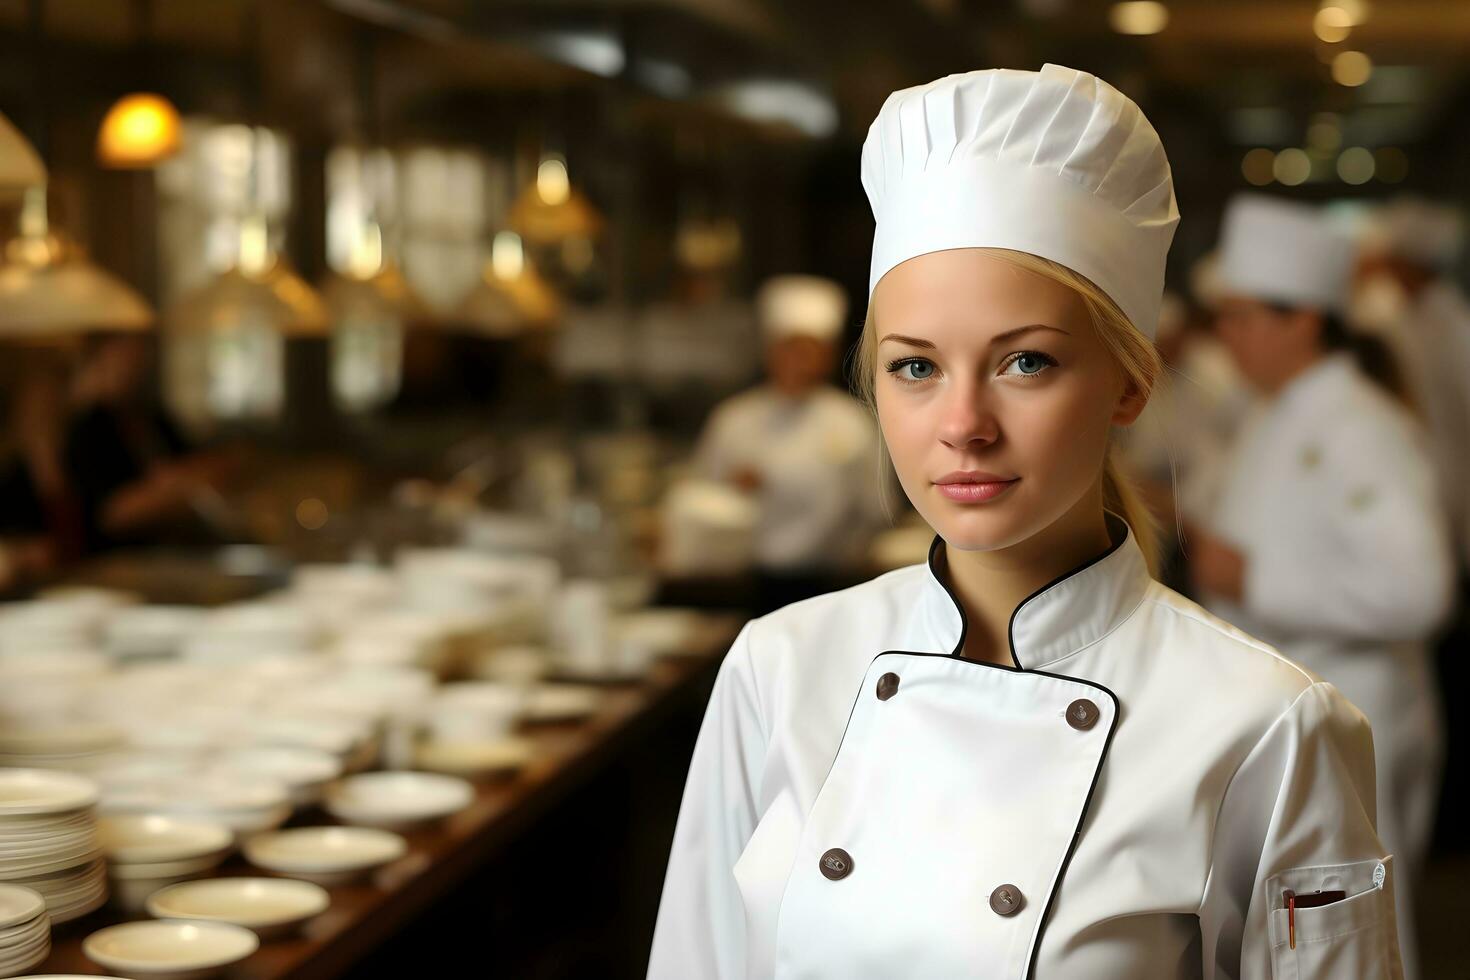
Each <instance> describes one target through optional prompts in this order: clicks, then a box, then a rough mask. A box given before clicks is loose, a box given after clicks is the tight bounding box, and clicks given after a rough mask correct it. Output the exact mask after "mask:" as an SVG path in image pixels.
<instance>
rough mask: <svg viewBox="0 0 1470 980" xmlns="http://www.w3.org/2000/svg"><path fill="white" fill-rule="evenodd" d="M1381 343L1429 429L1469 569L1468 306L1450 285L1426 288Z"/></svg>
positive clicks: (1389, 327) (1387, 329)
mask: <svg viewBox="0 0 1470 980" xmlns="http://www.w3.org/2000/svg"><path fill="white" fill-rule="evenodd" d="M1384 339H1385V340H1386V341H1387V342H1388V344H1389V347H1390V349H1391V350H1392V351H1393V353H1394V356H1395V357H1396V358H1397V359H1398V366H1399V368H1400V370H1401V371H1402V372H1403V374H1404V377H1405V380H1406V381H1407V382H1408V385H1409V388H1410V390H1411V391H1412V392H1413V395H1414V398H1415V400H1416V402H1417V403H1418V407H1419V409H1420V413H1421V414H1422V415H1423V417H1424V422H1425V424H1426V425H1427V427H1428V431H1429V440H1430V441H1429V446H1430V451H1431V453H1432V454H1433V457H1434V463H1435V467H1436V469H1437V470H1438V473H1439V479H1440V490H1441V493H1442V494H1443V497H1444V504H1445V507H1446V509H1447V510H1448V513H1449V518H1450V522H1451V525H1452V527H1453V529H1454V531H1455V534H1456V537H1457V539H1458V541H1459V545H1460V556H1459V560H1460V561H1461V562H1462V564H1463V565H1464V566H1465V567H1466V568H1470V457H1467V455H1466V452H1465V447H1466V446H1467V445H1470V304H1467V303H1466V300H1465V297H1464V295H1463V294H1462V293H1461V292H1460V290H1459V289H1458V288H1456V287H1455V285H1454V284H1453V283H1451V282H1448V281H1445V280H1440V281H1437V282H1433V283H1430V284H1429V285H1428V286H1426V287H1425V288H1424V290H1423V291H1422V292H1421V293H1420V294H1419V295H1418V297H1417V298H1416V299H1415V300H1414V302H1413V303H1412V304H1411V305H1410V306H1409V307H1408V309H1407V310H1406V311H1405V312H1404V314H1403V315H1402V316H1401V317H1399V318H1397V319H1396V320H1395V321H1394V322H1392V323H1390V324H1386V325H1385V330H1384Z"/></svg>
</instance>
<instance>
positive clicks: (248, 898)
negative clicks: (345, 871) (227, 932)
mask: <svg viewBox="0 0 1470 980" xmlns="http://www.w3.org/2000/svg"><path fill="white" fill-rule="evenodd" d="M331 904H332V899H331V897H330V896H329V895H328V894H327V891H326V889H325V888H322V887H321V886H320V885H313V884H312V883H311V882H309V881H294V880H292V879H290V878H206V879H204V880H202V881H188V882H184V883H183V884H181V885H170V886H169V887H167V888H165V889H163V890H161V891H157V892H154V893H153V895H152V897H150V898H149V899H148V905H147V908H148V912H149V914H150V915H153V916H156V917H158V918H160V919H200V920H207V921H210V922H230V923H233V924H235V925H237V926H244V927H245V928H247V929H250V930H252V931H253V932H254V933H255V934H256V935H257V936H259V937H260V938H262V939H267V938H278V937H280V936H284V935H287V934H289V933H290V932H292V931H294V930H295V929H297V928H299V927H300V926H301V924H302V923H304V922H306V921H307V920H308V919H311V918H314V917H315V916H318V915H321V914H322V913H323V912H325V911H326V910H327V908H328V906H330V905H331Z"/></svg>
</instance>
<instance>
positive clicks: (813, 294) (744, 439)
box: [695, 275, 886, 612]
mask: <svg viewBox="0 0 1470 980" xmlns="http://www.w3.org/2000/svg"><path fill="white" fill-rule="evenodd" d="M756 306H757V315H758V316H759V318H760V325H761V333H762V337H763V342H764V350H765V372H766V381H765V382H764V383H763V384H761V385H758V386H756V387H755V388H752V389H751V390H749V391H746V392H742V393H741V394H739V395H736V396H735V397H733V398H730V399H729V400H727V401H725V402H724V403H722V404H721V405H719V406H717V407H716V408H715V410H714V412H713V413H711V415H710V418H709V421H708V422H707V423H706V425H705V428H704V431H703V432H702V433H701V435H700V438H699V442H698V445H697V446H696V448H695V464H696V466H697V468H698V469H699V470H700V471H702V472H703V474H704V475H706V476H707V477H709V478H711V479H716V480H724V481H728V482H730V483H733V484H734V485H735V486H737V487H739V488H740V489H742V490H744V491H746V492H747V493H749V494H751V495H752V496H753V497H754V499H755V500H756V501H757V503H758V506H759V509H760V514H759V518H758V524H757V529H756V544H755V560H756V565H757V570H758V573H759V577H760V579H761V595H760V600H759V601H760V605H761V607H762V608H761V611H762V612H765V611H769V610H771V609H776V608H779V607H780V606H784V605H786V604H788V603H791V602H795V601H797V600H799V599H804V598H807V597H808V596H812V595H819V594H821V593H823V592H829V591H832V590H833V589H836V588H841V587H843V586H844V585H848V584H852V582H855V581H857V580H858V579H859V578H860V577H861V575H862V572H861V562H862V561H863V560H864V557H865V555H866V553H867V550H868V546H869V544H870V542H871V540H872V537H873V535H874V534H875V533H876V532H877V530H878V529H879V528H880V527H881V526H882V525H883V524H884V523H885V522H886V521H885V517H884V512H883V494H882V490H881V484H882V482H883V481H882V477H881V476H880V471H879V465H880V456H879V448H878V431H877V427H876V425H875V424H874V422H873V419H872V417H871V415H870V414H869V413H868V412H867V411H866V410H865V409H864V408H863V406H862V405H861V404H860V403H859V402H858V401H857V400H856V399H855V398H853V397H852V396H851V395H849V394H848V393H847V392H845V391H841V390H839V389H838V388H836V387H835V386H833V385H832V384H831V383H830V381H831V378H832V375H833V369H834V368H835V366H836V362H837V353H838V344H839V342H840V340H841V338H842V328H843V324H844V322H845V318H846V316H847V297H846V295H845V294H844V293H843V291H842V287H840V286H839V285H838V284H837V283H835V282H832V281H830V280H827V279H822V278H819V277H816V276H798V275H788V276H777V277H774V278H772V279H769V280H767V281H766V283H765V284H764V285H763V286H762V287H761V289H760V292H759V295H758V296H757V300H756Z"/></svg>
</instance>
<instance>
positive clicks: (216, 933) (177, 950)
mask: <svg viewBox="0 0 1470 980" xmlns="http://www.w3.org/2000/svg"><path fill="white" fill-rule="evenodd" d="M259 948H260V939H259V938H258V937H257V936H256V935H255V933H253V932H251V931H250V930H249V929H246V928H244V927H243V926H235V925H229V924H228V923H224V922H183V921H180V922H175V921H171V920H170V921H154V922H125V923H123V924H122V925H116V926H109V927H108V928H106V929H102V930H100V931H98V932H94V933H92V935H90V936H88V937H87V938H86V939H85V940H83V941H82V952H83V953H85V954H86V956H87V958H88V959H90V960H92V961H93V962H94V963H98V964H101V965H102V966H104V967H107V968H108V969H110V970H118V971H121V972H124V973H127V974H128V975H129V976H132V977H135V978H138V980H144V978H153V977H159V978H164V977H167V978H169V980H186V978H187V980H202V978H204V977H210V976H214V975H215V974H216V973H218V972H219V971H220V970H221V969H223V968H224V967H226V966H228V965H230V964H231V963H238V962H239V961H240V960H243V959H245V958H246V957H247V956H249V955H250V954H252V953H254V952H255V951H256V950H257V949H259Z"/></svg>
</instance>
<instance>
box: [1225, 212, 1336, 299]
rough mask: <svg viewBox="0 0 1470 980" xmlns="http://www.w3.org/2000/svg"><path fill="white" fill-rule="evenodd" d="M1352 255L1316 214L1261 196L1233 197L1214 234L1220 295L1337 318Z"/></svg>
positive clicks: (1326, 222)
mask: <svg viewBox="0 0 1470 980" xmlns="http://www.w3.org/2000/svg"><path fill="white" fill-rule="evenodd" d="M1355 260H1356V255H1355V249H1354V246H1353V242H1352V239H1350V238H1348V237H1347V236H1346V235H1343V234H1342V233H1340V232H1339V231H1337V230H1336V229H1335V228H1334V227H1333V226H1332V224H1331V223H1330V222H1329V221H1328V219H1327V216H1326V215H1324V214H1323V213H1322V212H1321V211H1320V210H1319V209H1317V208H1315V207H1312V206H1311V205H1308V204H1301V203H1298V202H1296V201H1286V200H1282V199H1280V198H1275V197H1269V196H1267V195H1264V194H1253V193H1247V194H1237V195H1236V196H1235V197H1233V198H1231V199H1230V201H1229V203H1227V204H1226V205H1225V220H1224V223H1223V225H1222V227H1221V231H1220V270H1219V280H1220V289H1221V291H1222V292H1224V293H1226V294H1231V293H1234V294H1237V295H1242V296H1248V297H1251V298H1252V299H1258V300H1263V301H1266V302H1272V303H1285V304H1288V305H1290V306H1300V307H1313V308H1316V309H1322V310H1329V311H1333V312H1342V310H1343V308H1344V306H1345V304H1346V302H1347V297H1348V284H1349V280H1350V279H1351V277H1352V273H1353V265H1354V264H1355Z"/></svg>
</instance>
